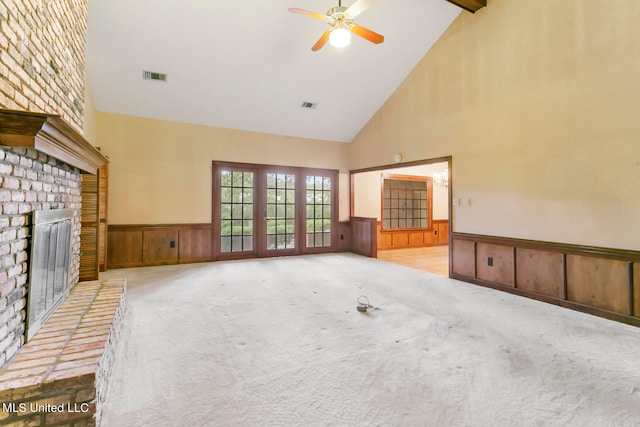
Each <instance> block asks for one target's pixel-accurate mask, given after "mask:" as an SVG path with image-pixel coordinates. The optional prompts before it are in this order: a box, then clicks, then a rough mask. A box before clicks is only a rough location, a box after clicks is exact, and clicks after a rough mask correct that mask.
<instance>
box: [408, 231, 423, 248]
mask: <svg viewBox="0 0 640 427" xmlns="http://www.w3.org/2000/svg"><path fill="white" fill-rule="evenodd" d="M424 234H425V233H424V232H423V231H409V232H407V235H408V236H407V237H408V241H409V246H423V245H424V243H425V242H424Z"/></svg>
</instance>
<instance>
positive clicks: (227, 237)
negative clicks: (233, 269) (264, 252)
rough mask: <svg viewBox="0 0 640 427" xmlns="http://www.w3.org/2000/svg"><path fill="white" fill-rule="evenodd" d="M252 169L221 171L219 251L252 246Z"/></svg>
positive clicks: (242, 249) (232, 250) (245, 248)
mask: <svg viewBox="0 0 640 427" xmlns="http://www.w3.org/2000/svg"><path fill="white" fill-rule="evenodd" d="M253 234H254V231H253V172H241V171H230V170H222V171H221V172H220V251H221V252H244V251H252V250H253Z"/></svg>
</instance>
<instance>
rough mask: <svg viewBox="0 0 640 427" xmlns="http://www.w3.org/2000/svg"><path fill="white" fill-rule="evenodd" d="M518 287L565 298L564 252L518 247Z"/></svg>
mask: <svg viewBox="0 0 640 427" xmlns="http://www.w3.org/2000/svg"><path fill="white" fill-rule="evenodd" d="M516 266H517V268H516V288H518V289H523V290H526V291H530V292H534V293H536V294H542V295H548V296H552V297H556V298H564V265H563V262H562V254H561V253H558V252H547V251H541V250H536V249H526V248H516Z"/></svg>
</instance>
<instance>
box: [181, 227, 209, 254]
mask: <svg viewBox="0 0 640 427" xmlns="http://www.w3.org/2000/svg"><path fill="white" fill-rule="evenodd" d="M178 240H179V244H178V259H179V260H180V261H191V262H198V261H210V260H211V259H212V256H213V255H212V252H211V249H212V248H211V227H210V226H207V227H202V228H189V229H186V230H179V231H178Z"/></svg>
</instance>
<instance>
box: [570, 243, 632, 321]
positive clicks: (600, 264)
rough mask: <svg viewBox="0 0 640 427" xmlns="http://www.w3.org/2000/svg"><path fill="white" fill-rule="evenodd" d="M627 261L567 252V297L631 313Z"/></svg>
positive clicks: (587, 303) (607, 308) (585, 303)
mask: <svg viewBox="0 0 640 427" xmlns="http://www.w3.org/2000/svg"><path fill="white" fill-rule="evenodd" d="M627 271H628V270H627V263H626V262H625V261H620V260H615V259H607V258H599V257H594V256H583V255H575V254H568V255H567V298H568V299H569V300H570V301H574V302H577V303H580V304H584V305H588V306H591V307H598V308H603V309H605V310H610V311H614V312H616V313H625V314H626V313H627V309H628V302H629V288H628V274H627Z"/></svg>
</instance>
